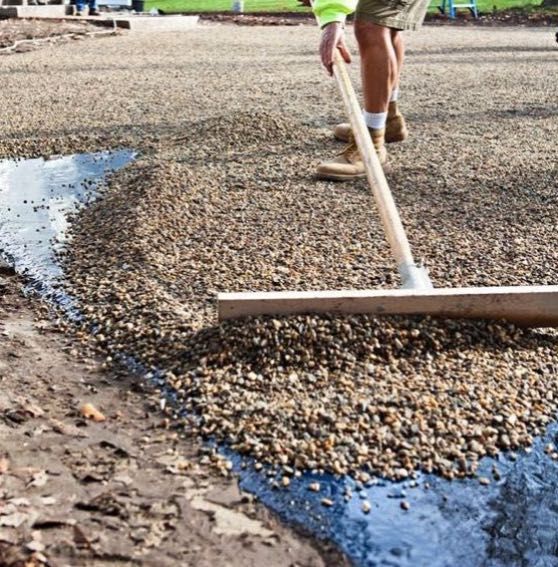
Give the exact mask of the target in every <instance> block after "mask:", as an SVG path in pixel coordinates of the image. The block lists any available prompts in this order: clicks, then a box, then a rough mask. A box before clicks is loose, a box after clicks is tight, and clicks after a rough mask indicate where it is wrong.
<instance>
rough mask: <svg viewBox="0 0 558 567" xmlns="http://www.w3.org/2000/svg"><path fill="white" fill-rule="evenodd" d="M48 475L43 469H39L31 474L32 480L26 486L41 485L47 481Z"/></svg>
mask: <svg viewBox="0 0 558 567" xmlns="http://www.w3.org/2000/svg"><path fill="white" fill-rule="evenodd" d="M47 480H48V475H47V473H46V472H45V471H40V472H38V473H36V474H34V475H33V480H32V481H31V482H30V483H29V484H28V485H27V486H37V487H41V486H44V485H45V484H46V483H47Z"/></svg>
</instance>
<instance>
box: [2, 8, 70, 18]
mask: <svg viewBox="0 0 558 567" xmlns="http://www.w3.org/2000/svg"><path fill="white" fill-rule="evenodd" d="M73 13H74V7H73V6H64V5H48V6H0V19H5V18H64V17H65V16H69V15H71V14H73Z"/></svg>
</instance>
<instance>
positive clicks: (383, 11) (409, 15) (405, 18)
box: [355, 0, 430, 30]
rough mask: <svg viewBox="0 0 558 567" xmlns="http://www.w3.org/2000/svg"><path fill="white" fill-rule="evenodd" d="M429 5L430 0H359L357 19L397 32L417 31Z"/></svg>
mask: <svg viewBox="0 0 558 567" xmlns="http://www.w3.org/2000/svg"><path fill="white" fill-rule="evenodd" d="M429 5H430V0H359V1H358V4H357V8H356V13H355V19H356V20H363V21H367V22H373V23H375V24H378V25H380V26H385V27H386V28H393V29H396V30H416V29H418V28H419V27H420V26H421V24H422V22H423V21H424V16H425V15H426V10H427V9H428V6H429Z"/></svg>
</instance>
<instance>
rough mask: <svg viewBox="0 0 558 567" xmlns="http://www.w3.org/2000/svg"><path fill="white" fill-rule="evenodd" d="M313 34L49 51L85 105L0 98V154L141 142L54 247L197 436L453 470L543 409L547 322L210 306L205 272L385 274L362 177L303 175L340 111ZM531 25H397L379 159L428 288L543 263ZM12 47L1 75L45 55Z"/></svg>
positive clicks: (364, 280)
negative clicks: (391, 143)
mask: <svg viewBox="0 0 558 567" xmlns="http://www.w3.org/2000/svg"><path fill="white" fill-rule="evenodd" d="M316 41H317V34H316V31H315V30H314V29H313V28H309V27H299V28H297V29H291V28H289V29H283V28H277V29H269V28H266V29H259V28H250V29H244V28H236V27H234V28H233V27H227V26H218V27H215V28H211V29H209V28H202V29H200V30H199V31H196V32H193V33H192V34H191V35H186V34H183V35H175V34H165V35H163V36H157V38H156V40H149V39H146V38H145V37H143V38H142V40H141V41H140V40H139V39H138V38H134V37H133V36H129V37H127V38H125V39H122V38H119V39H118V40H117V39H107V40H104V42H103V45H105V46H106V48H105V50H104V58H103V64H102V67H103V71H104V74H103V75H101V76H99V75H98V66H97V70H95V69H96V68H95V66H94V65H93V64H90V63H88V62H87V59H85V63H84V64H83V65H80V66H78V65H77V59H76V58H75V55H73V54H72V53H70V52H69V51H68V52H66V53H65V55H67V56H68V57H67V58H66V59H65V60H64V63H58V62H52V63H49V65H52V66H54V67H56V66H58V65H61V66H62V68H64V69H66V71H67V73H68V77H69V78H68V81H67V84H65V85H64V87H65V88H66V89H67V90H66V91H65V92H67V93H68V94H67V99H66V100H65V101H64V104H65V105H67V101H68V100H70V101H72V100H73V101H75V100H77V99H76V97H77V95H78V91H79V96H80V98H81V99H82V100H84V99H86V98H87V93H88V91H89V92H90V94H95V96H94V97H91V100H92V105H93V111H92V112H91V111H90V112H85V113H83V114H80V116H79V124H80V127H78V123H77V121H76V118H75V117H74V116H70V117H68V115H67V114H66V115H65V116H64V117H61V116H59V114H58V112H57V109H58V110H59V109H60V107H59V104H60V103H61V101H57V102H56V101H55V103H54V105H52V106H51V107H50V108H49V109H41V110H40V111H38V112H37V113H35V114H34V117H33V118H32V119H31V123H33V121H36V124H35V125H36V126H37V129H36V130H33V129H32V126H33V124H29V121H28V122H27V124H26V130H25V131H24V130H22V126H21V124H20V121H18V120H17V112H18V111H17V110H15V111H14V115H12V116H10V118H9V122H8V128H7V132H8V136H7V138H4V139H3V140H2V141H1V142H0V153H4V154H8V155H9V154H10V153H12V152H18V153H19V154H22V153H26V152H30V153H36V152H37V151H41V152H48V151H51V147H53V146H56V147H57V148H59V149H58V151H64V152H66V151H69V150H72V151H76V150H79V149H82V148H83V147H84V146H87V147H88V149H89V150H91V149H93V148H92V146H94V147H96V146H98V145H104V146H106V145H107V144H108V145H109V146H111V147H117V146H119V145H130V146H132V147H134V148H138V149H140V150H142V151H143V158H142V159H140V160H139V161H138V162H137V163H136V164H134V165H133V166H129V167H128V168H126V169H125V170H124V171H122V172H120V173H118V174H116V175H115V177H114V178H113V180H112V183H111V186H110V189H109V190H108V191H107V192H106V193H105V194H104V196H103V199H102V200H100V201H99V202H98V203H97V204H95V205H93V206H91V207H89V208H88V209H87V210H85V211H83V213H82V214H81V215H80V216H79V218H78V219H77V222H76V223H75V224H74V228H73V241H72V246H71V247H70V248H69V254H68V255H67V256H66V257H65V266H66V269H67V271H68V274H69V280H70V289H71V291H72V292H73V293H74V294H75V295H76V296H77V297H78V299H79V300H80V301H81V303H82V306H83V309H84V312H85V314H86V316H87V321H88V323H90V324H91V323H92V324H93V325H94V328H95V329H96V330H97V335H96V337H97V341H98V343H99V345H100V346H101V347H102V348H104V349H106V350H107V351H108V353H109V354H110V356H114V354H115V353H117V352H121V351H126V352H129V353H131V354H133V355H135V356H136V357H137V358H138V359H140V360H141V361H143V362H144V363H146V364H147V365H148V366H151V367H153V368H154V369H155V368H163V369H165V370H166V372H167V379H168V381H169V383H170V384H171V385H173V386H174V387H175V389H176V390H177V392H178V395H179V398H180V400H181V401H182V403H183V404H184V406H185V407H186V408H187V409H188V410H190V416H191V418H190V419H189V420H188V426H189V427H191V428H192V429H193V430H194V431H195V432H196V433H198V434H200V435H201V436H203V437H206V438H207V437H213V438H216V439H218V440H221V441H226V442H228V443H230V444H231V445H232V446H233V447H235V448H236V449H238V450H239V451H241V452H244V453H245V454H247V455H251V456H253V457H255V458H256V459H257V460H258V461H259V462H262V463H274V464H276V465H278V466H280V467H282V468H283V471H284V473H285V475H287V476H289V475H291V474H293V473H294V470H295V469H316V470H320V469H323V470H326V471H331V472H335V473H345V472H349V473H352V474H353V475H355V476H359V477H361V478H366V475H367V474H369V473H380V474H383V475H385V476H388V477H391V478H404V477H407V476H409V475H412V474H413V471H415V470H416V469H423V470H433V471H437V472H440V473H441V474H443V475H444V476H447V477H454V476H463V475H470V474H474V473H475V470H476V462H477V461H478V459H479V458H480V457H482V456H483V455H485V454H495V453H497V452H498V451H499V450H502V449H515V448H517V447H520V446H526V445H529V444H530V443H531V440H532V436H533V435H536V434H538V433H540V432H542V431H543V430H544V428H545V425H546V424H547V423H548V422H549V421H550V420H552V418H553V416H554V415H555V412H556V405H557V404H556V401H555V400H556V396H557V394H558V381H557V379H556V370H557V368H558V366H557V365H558V355H557V354H556V341H557V337H556V334H555V333H554V332H551V331H524V330H518V329H515V328H513V327H510V326H507V325H505V324H489V323H482V322H479V323H471V322H439V321H431V320H428V319H426V320H409V319H389V320H374V319H372V318H368V317H351V318H342V317H336V318H328V317H309V316H308V317H295V318H289V319H256V320H252V321H248V322H240V323H228V324H226V325H222V326H217V325H216V322H215V304H214V297H215V292H216V291H241V290H248V289H250V290H278V289H300V290H303V289H315V288H319V289H326V288H330V289H340V288H354V289H363V288H367V287H378V286H380V287H393V286H396V285H397V284H398V281H397V275H396V270H395V267H394V265H393V262H392V260H391V258H390V255H389V250H388V249H387V245H386V244H385V242H384V239H383V236H382V232H381V228H380V226H379V224H378V222H377V217H376V216H375V213H374V208H373V205H372V204H371V199H370V197H369V193H368V190H367V187H366V184H365V182H363V181H359V182H356V183H353V184H346V185H335V184H330V183H323V182H317V181H315V180H314V179H313V169H314V167H315V164H316V163H317V161H319V160H320V159H322V158H323V157H324V156H326V155H328V154H332V153H334V152H335V151H336V150H337V149H338V147H339V146H338V145H337V144H336V143H335V142H333V141H332V140H331V137H330V135H329V131H328V128H329V126H330V125H331V124H333V123H335V121H336V120H337V119H339V118H341V112H340V106H339V98H338V96H337V94H336V92H335V88H334V85H333V84H331V83H328V81H327V79H325V78H324V77H323V76H322V74H321V72H320V70H319V68H318V66H317V62H316V54H315V45H316ZM553 41H554V39H553V37H552V34H551V33H549V32H548V31H547V30H544V31H541V30H529V31H525V30H512V29H506V30H500V29H499V30H471V29H467V30H453V29H433V28H427V29H425V30H424V31H422V32H420V33H418V34H415V35H410V36H409V57H408V60H407V63H406V69H405V80H404V84H403V86H402V92H403V99H402V102H401V106H402V109H403V111H404V112H405V114H406V116H407V118H408V121H409V124H410V126H411V128H412V138H411V140H409V142H407V143H405V144H402V145H398V146H397V147H393V148H390V149H391V152H390V154H391V166H390V170H389V173H388V179H389V181H390V184H391V186H392V187H393V189H394V193H395V196H396V200H397V202H398V204H399V205H400V207H401V211H402V217H403V221H404V223H405V225H406V227H407V228H408V230H409V237H410V240H411V243H412V245H413V248H414V250H415V254H416V256H417V257H418V258H421V257H424V258H425V260H426V263H427V266H428V267H429V269H430V272H431V275H432V278H433V280H434V282H435V284H436V285H479V286H482V285H515V284H534V283H539V284H550V283H556V281H557V279H558V278H557V271H558V269H557V267H556V266H557V263H556V260H557V255H558V253H557V252H556V240H557V237H556V221H555V219H556V213H557V210H556V209H557V206H558V200H557V193H556V191H557V189H558V186H557V182H556V163H557V160H556V157H557V156H556V149H555V145H554V144H553V143H552V140H554V139H555V138H556V134H557V130H558V121H557V120H556V118H555V116H556V111H557V110H558V108H557V103H556V98H555V89H554V84H553V83H554V81H553V77H554V76H555V74H556V68H557V67H558V52H557V51H556V50H555V48H554V44H553ZM60 49H61V50H65V49H66V48H64V47H62V48H60ZM85 49H90V48H89V47H88V46H85ZM170 53H172V58H169V59H168V63H167V62H166V61H165V60H164V59H163V57H165V56H169V54H170ZM117 54H118V55H117ZM132 54H133V56H132ZM82 55H83V53H82ZM125 55H129V58H126V57H125ZM24 57H26V58H28V61H27V64H28V69H27V71H26V73H20V74H19V76H17V75H16V74H15V72H14V67H13V66H11V67H9V68H8V70H7V72H6V73H7V76H8V82H7V92H8V96H10V93H13V92H14V91H13V89H14V88H15V86H16V85H17V84H18V85H19V87H21V85H22V83H25V82H26V81H29V80H30V78H29V76H28V75H29V74H31V73H33V72H35V73H36V72H37V69H38V68H39V66H40V65H44V61H41V58H42V56H41V54H40V53H38V54H33V56H32V57H31V56H30V55H25V56H24ZM61 61H62V60H61ZM162 61H164V62H162ZM534 64H536V65H537V73H533V65H534ZM8 65H10V62H8ZM354 67H355V68H354V69H353V73H356V70H357V69H356V65H355V66H354ZM10 70H11V71H10ZM10 73H13V74H10ZM15 76H17V78H14V77H15ZM39 77H40V79H39V80H40V81H41V82H44V85H43V86H44V87H45V89H46V92H47V93H48V92H50V93H52V92H55V91H56V88H58V87H57V85H55V84H53V81H52V79H51V78H49V77H47V76H46V75H44V74H42V73H41V74H40V75H39ZM93 77H98V79H96V80H95V81H93ZM162 87H163V88H162ZM80 89H81V90H80ZM43 90H44V89H43ZM84 90H85V92H84ZM84 95H85V97H84ZM24 96H29V95H24ZM95 109H98V112H95ZM4 119H5V118H4ZM41 120H42V121H41ZM26 132H27V134H26ZM31 132H33V134H31ZM46 132H49V133H51V134H52V135H51V136H46V135H45V134H46ZM57 136H59V137H58V139H57Z"/></svg>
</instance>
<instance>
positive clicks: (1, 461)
mask: <svg viewBox="0 0 558 567" xmlns="http://www.w3.org/2000/svg"><path fill="white" fill-rule="evenodd" d="M9 468H10V461H8V459H6V457H0V474H4V473H7V472H8V469H9Z"/></svg>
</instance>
